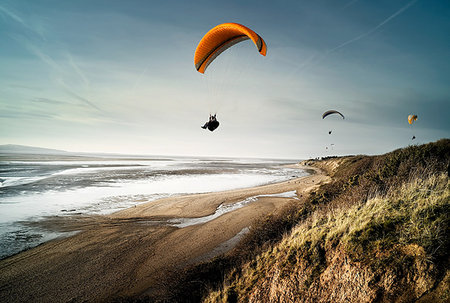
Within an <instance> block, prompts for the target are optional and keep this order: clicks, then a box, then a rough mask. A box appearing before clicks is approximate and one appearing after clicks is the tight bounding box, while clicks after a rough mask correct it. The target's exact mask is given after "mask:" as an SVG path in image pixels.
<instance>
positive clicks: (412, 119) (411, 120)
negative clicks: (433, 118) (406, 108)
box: [408, 115, 417, 124]
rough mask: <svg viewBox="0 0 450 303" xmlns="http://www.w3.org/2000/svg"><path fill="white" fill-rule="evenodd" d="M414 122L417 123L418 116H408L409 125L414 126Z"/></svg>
mask: <svg viewBox="0 0 450 303" xmlns="http://www.w3.org/2000/svg"><path fill="white" fill-rule="evenodd" d="M414 121H417V115H409V116H408V123H409V124H413V122H414Z"/></svg>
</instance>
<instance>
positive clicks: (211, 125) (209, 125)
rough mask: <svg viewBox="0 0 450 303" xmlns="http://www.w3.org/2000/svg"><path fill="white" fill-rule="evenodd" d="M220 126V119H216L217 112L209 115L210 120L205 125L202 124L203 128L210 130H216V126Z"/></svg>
mask: <svg viewBox="0 0 450 303" xmlns="http://www.w3.org/2000/svg"><path fill="white" fill-rule="evenodd" d="M218 127H219V121H217V119H216V114H214V115H211V114H210V115H209V121H208V122H206V123H205V125H203V126H202V128H203V129H209V130H210V131H214V130H215V129H216V128H218Z"/></svg>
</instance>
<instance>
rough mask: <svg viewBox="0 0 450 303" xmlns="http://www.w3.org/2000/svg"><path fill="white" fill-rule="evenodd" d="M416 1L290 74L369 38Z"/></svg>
mask: <svg viewBox="0 0 450 303" xmlns="http://www.w3.org/2000/svg"><path fill="white" fill-rule="evenodd" d="M417 1H418V0H413V1H410V2H408V3H407V4H406V5H405V6H403V7H401V8H400V9H399V10H398V11H396V12H395V13H394V14H392V15H390V16H389V17H388V18H386V19H384V20H383V21H382V22H381V23H379V24H378V25H377V26H375V27H373V28H372V29H370V30H369V31H367V32H365V33H363V34H361V35H359V36H357V37H355V38H352V39H350V40H348V41H345V42H344V43H341V44H339V45H338V46H336V47H334V48H332V49H329V50H326V51H324V52H323V53H322V54H320V55H316V54H314V55H312V56H311V57H309V58H308V59H306V60H305V61H304V62H303V63H302V64H301V65H299V66H298V67H297V69H296V70H295V71H294V72H292V74H296V73H297V72H299V71H300V70H303V69H304V68H305V67H307V66H309V65H310V64H314V63H319V62H321V61H322V60H323V59H325V58H326V57H327V55H329V54H331V53H333V52H335V51H337V50H338V49H341V48H343V47H346V46H348V45H349V44H352V43H354V42H356V41H358V40H361V39H363V38H365V37H367V36H369V35H370V34H372V33H374V32H375V31H377V30H378V29H380V28H381V27H382V26H384V25H386V24H387V23H388V22H389V21H391V20H392V19H394V18H395V17H397V16H399V15H400V14H402V13H403V12H405V11H406V10H407V9H408V8H410V7H411V6H412V5H414V4H415V3H416V2H417ZM355 2H356V1H351V2H349V3H347V5H352V4H353V3H355Z"/></svg>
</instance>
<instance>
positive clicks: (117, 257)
mask: <svg viewBox="0 0 450 303" xmlns="http://www.w3.org/2000/svg"><path fill="white" fill-rule="evenodd" d="M298 168H300V167H298ZM303 168H304V169H308V170H312V169H313V168H312V167H303ZM327 180H328V176H327V175H326V174H325V173H324V172H322V171H320V170H318V169H314V172H313V173H311V175H309V176H306V177H301V178H296V179H291V180H289V181H284V182H279V183H275V184H268V185H263V186H256V187H251V188H245V189H237V190H227V191H221V192H211V193H203V194H189V195H182V196H175V197H168V198H163V199H159V200H155V201H151V202H148V203H144V204H140V205H136V206H134V207H130V208H127V209H124V210H122V211H118V212H115V213H113V214H109V215H94V216H81V217H74V218H71V217H65V218H60V217H55V218H54V219H52V218H49V219H48V220H46V221H42V222H39V224H44V225H45V224H48V225H53V227H57V228H59V229H60V230H65V231H79V232H78V233H76V234H75V235H73V236H70V237H67V238H63V239H56V240H53V241H49V242H46V243H44V244H41V245H39V246H37V247H35V248H32V249H30V250H27V251H24V252H21V253H19V254H17V255H14V256H12V257H9V258H6V259H4V260H2V261H0V272H1V274H0V300H1V301H3V302H30V301H47V302H48V301H55V299H56V300H57V301H59V302H67V301H73V302H80V301H90V302H92V301H96V302H98V301H110V300H112V299H115V298H121V297H131V296H139V295H144V294H149V293H153V294H154V293H157V292H158V290H159V289H160V287H161V286H162V285H165V283H167V278H168V277H170V275H172V274H176V272H177V271H178V270H180V269H183V268H185V267H186V266H189V265H192V264H196V263H199V262H202V261H206V260H208V259H211V258H213V257H215V256H217V255H219V254H223V253H227V252H228V251H229V250H230V249H232V248H233V247H234V245H235V244H236V243H237V242H238V241H239V238H240V237H241V236H242V235H244V234H245V232H246V231H247V230H248V229H249V228H251V225H252V222H254V221H255V220H256V219H258V218H260V217H261V216H264V215H267V214H269V213H272V212H277V211H279V210H281V209H282V208H283V207H284V206H286V205H287V204H289V203H292V202H296V203H302V200H303V199H304V197H305V196H306V194H307V192H309V191H311V190H312V189H313V188H315V187H316V186H317V185H318V184H321V183H323V182H327ZM293 193H294V194H293ZM237 204H238V205H239V207H234V208H233V207H229V208H228V209H229V211H225V212H223V213H222V214H221V215H219V216H213V215H214V213H216V212H217V211H218V210H219V209H220V208H221V207H222V208H223V207H227V206H232V205H237ZM207 216H210V217H209V218H210V220H204V221H200V222H201V223H198V222H196V221H193V223H191V224H185V225H179V224H181V223H182V222H190V221H189V219H192V218H197V219H198V218H201V217H207ZM177 224H178V225H177ZM180 226H181V227H180Z"/></svg>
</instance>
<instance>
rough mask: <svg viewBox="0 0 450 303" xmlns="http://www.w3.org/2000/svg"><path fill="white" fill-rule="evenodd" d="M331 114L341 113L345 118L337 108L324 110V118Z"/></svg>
mask: <svg viewBox="0 0 450 303" xmlns="http://www.w3.org/2000/svg"><path fill="white" fill-rule="evenodd" d="M331 114H339V115H341V117H342V119H345V117H344V115H343V114H341V113H340V112H338V111H337V110H334V109H333V110H327V111H326V112H324V113H323V114H322V119H325V118H326V117H328V116H329V115H331Z"/></svg>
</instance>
